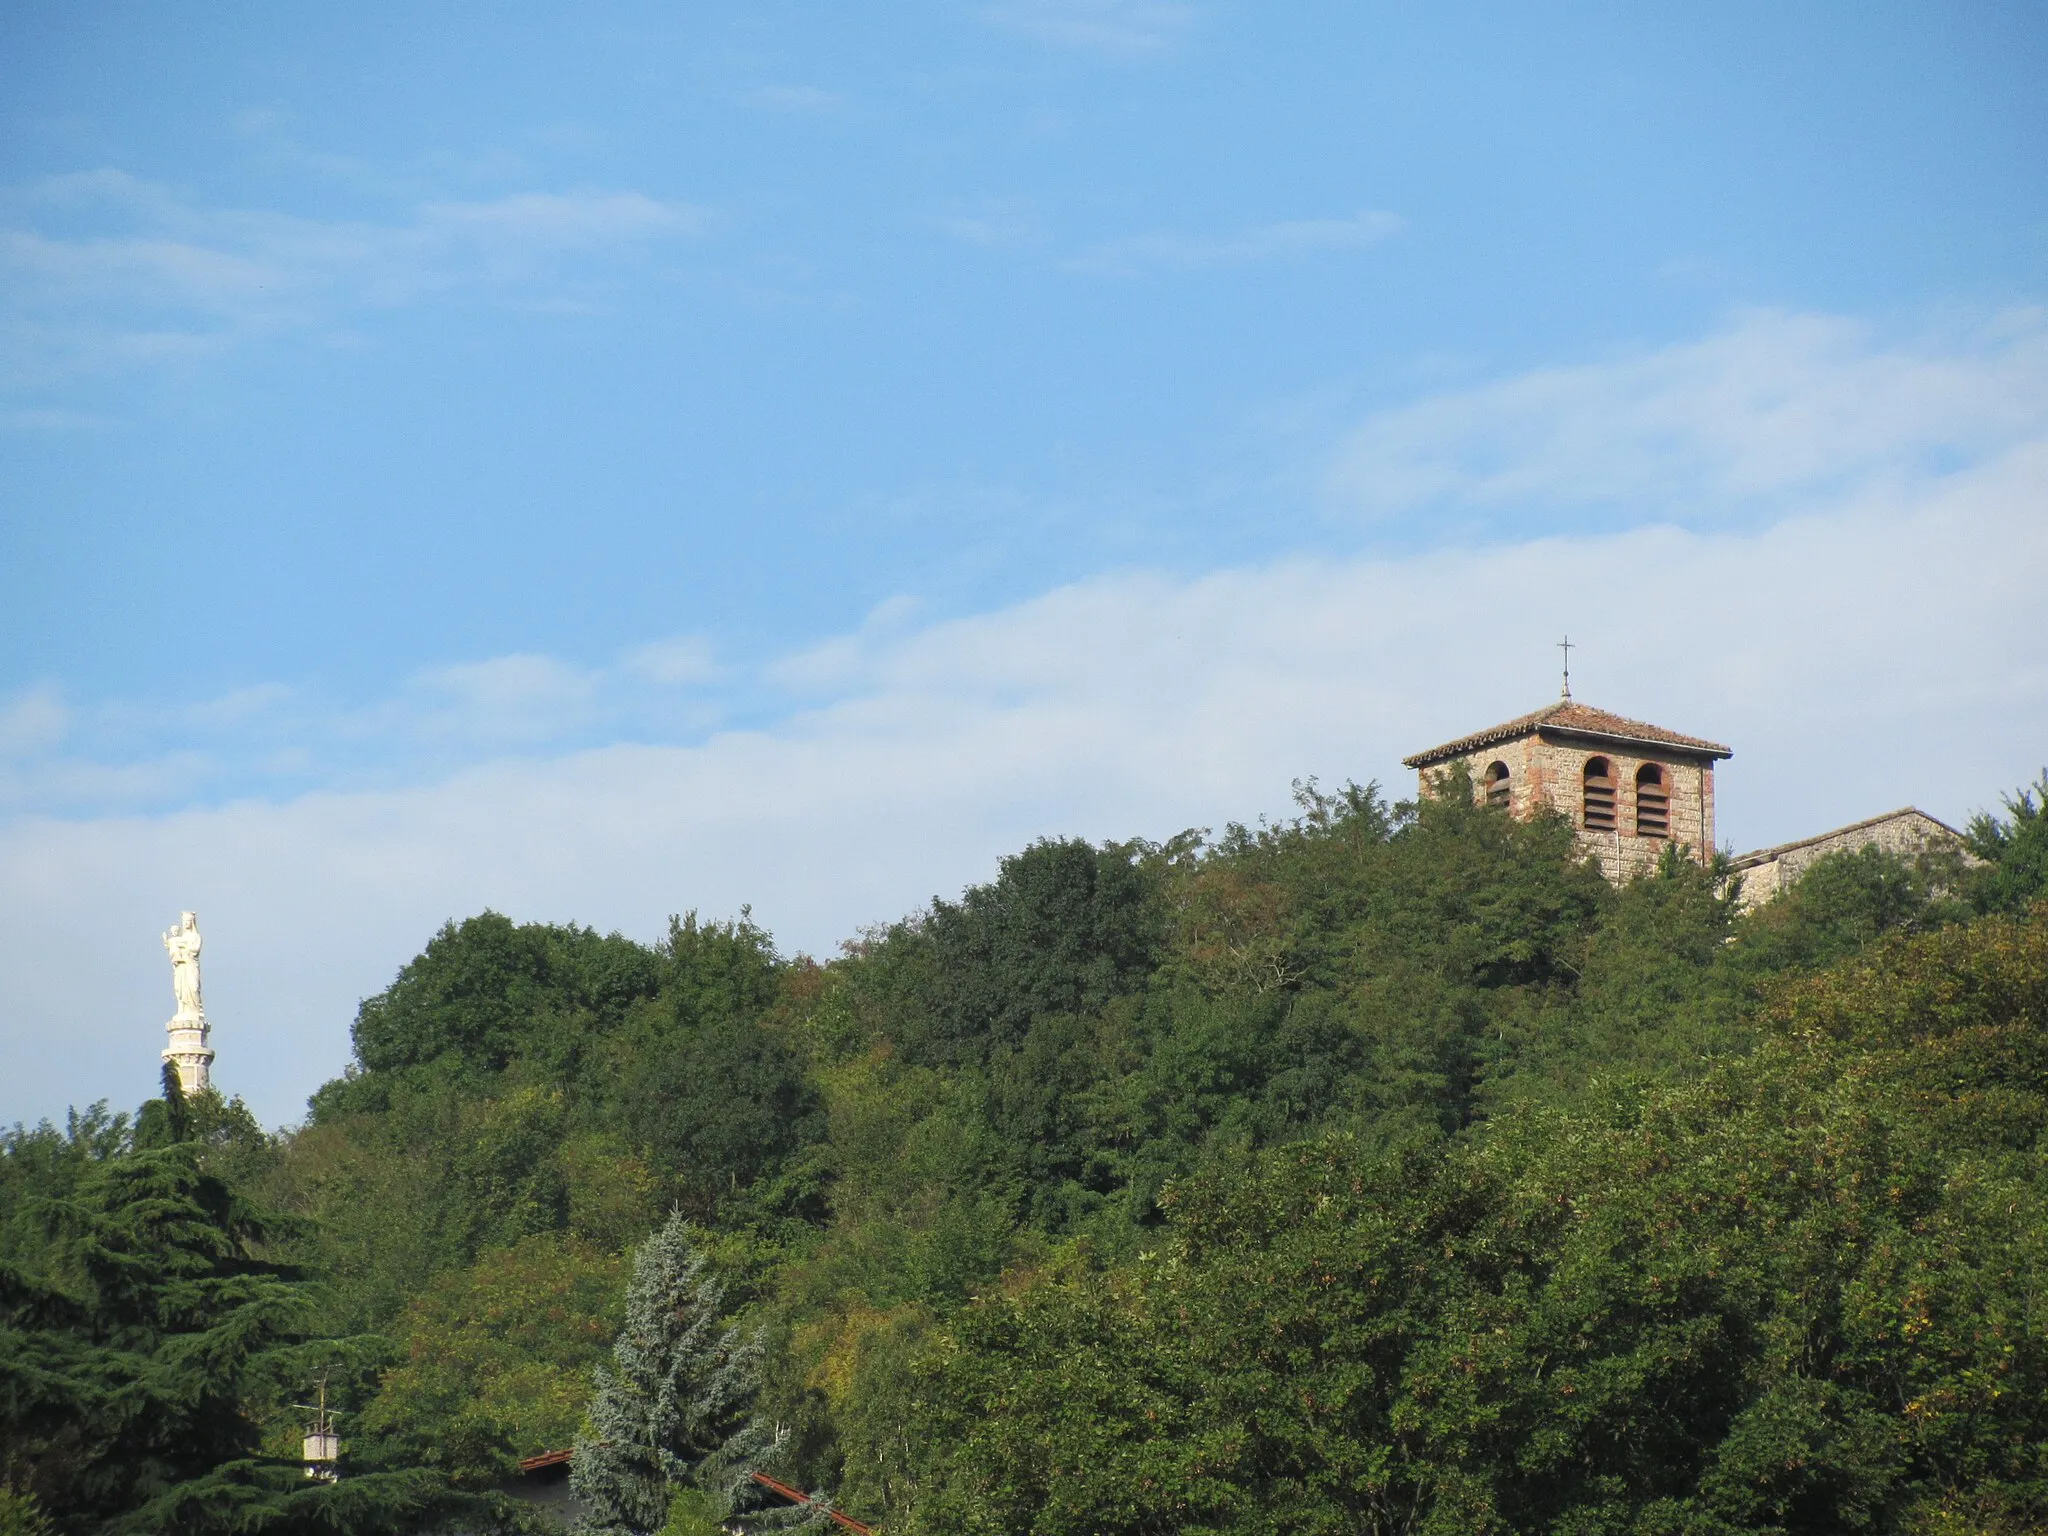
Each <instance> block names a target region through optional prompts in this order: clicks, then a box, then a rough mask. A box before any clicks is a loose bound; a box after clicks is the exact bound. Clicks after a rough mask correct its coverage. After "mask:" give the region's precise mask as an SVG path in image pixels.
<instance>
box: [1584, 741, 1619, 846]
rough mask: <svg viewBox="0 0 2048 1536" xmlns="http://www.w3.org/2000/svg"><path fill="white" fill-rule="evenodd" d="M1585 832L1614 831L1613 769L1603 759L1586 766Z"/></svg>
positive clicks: (1596, 759)
mask: <svg viewBox="0 0 2048 1536" xmlns="http://www.w3.org/2000/svg"><path fill="white" fill-rule="evenodd" d="M1586 830H1587V831H1588V832H1612V831H1613V830H1614V768H1613V765H1612V764H1610V763H1609V762H1608V761H1607V759H1606V758H1604V757H1596V758H1592V759H1590V760H1589V761H1588V762H1587V764H1586Z"/></svg>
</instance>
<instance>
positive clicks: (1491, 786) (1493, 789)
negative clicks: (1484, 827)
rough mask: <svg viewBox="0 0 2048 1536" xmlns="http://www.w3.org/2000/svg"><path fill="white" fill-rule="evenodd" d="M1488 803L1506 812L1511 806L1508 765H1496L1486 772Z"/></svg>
mask: <svg viewBox="0 0 2048 1536" xmlns="http://www.w3.org/2000/svg"><path fill="white" fill-rule="evenodd" d="M1486 803H1487V804H1488V805H1497V806H1499V807H1500V808H1501V809H1502V810H1506V809H1507V808H1508V805H1509V784H1508V765H1507V764H1506V763H1495V764H1494V765H1493V766H1492V767H1491V768H1489V769H1487V770H1486Z"/></svg>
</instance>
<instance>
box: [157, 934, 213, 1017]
mask: <svg viewBox="0 0 2048 1536" xmlns="http://www.w3.org/2000/svg"><path fill="white" fill-rule="evenodd" d="M199 945H200V938H199V914H198V913H197V912H180V913H179V914H178V926H177V927H175V928H173V929H172V930H171V931H170V932H169V933H167V934H165V935H164V948H165V949H166V950H168V951H170V956H171V991H172V992H174V993H175V994H176V995H177V998H178V1017H179V1018H181V1019H192V1018H200V1019H203V1018H205V1017H206V1008H205V1006H204V1005H203V1004H202V1003H201V1002H200V1001H199Z"/></svg>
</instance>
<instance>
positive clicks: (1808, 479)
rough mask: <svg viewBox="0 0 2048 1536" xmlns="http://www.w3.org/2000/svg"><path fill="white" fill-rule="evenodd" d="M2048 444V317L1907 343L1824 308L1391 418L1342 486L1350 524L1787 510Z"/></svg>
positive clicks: (1358, 444)
mask: <svg viewBox="0 0 2048 1536" xmlns="http://www.w3.org/2000/svg"><path fill="white" fill-rule="evenodd" d="M2044 431H2048V315H2044V314H2043V313H2042V312H2040V311H2038V310H2027V311H2019V312H2014V313H2010V314H2006V315H2003V316H2000V317H1999V318H1998V319H1996V320H1995V321H1993V322H1992V323H1990V324H1988V325H1982V326H1978V327H1974V328H1971V329H1958V330H1955V331H1952V332H1951V333H1949V334H1945V335H1944V334H1936V335H1933V336H1929V337H1923V338H1919V339H1916V340H1913V341H1909V342H1900V343H1893V344H1890V345H1878V344H1875V342H1874V338H1873V336H1872V334H1871V328H1870V327H1868V326H1866V325H1862V324H1859V323H1857V322H1854V321H1849V320H1843V319H1839V318H1836V317H1833V316H1824V315H1797V314H1780V313H1769V312H1765V313H1755V314H1750V315H1747V316H1744V317H1742V318H1740V319H1739V320H1738V322H1737V323H1736V324H1734V325H1733V326H1731V327H1730V328H1729V329H1727V330H1726V331H1724V332H1722V333H1721V334H1720V335H1717V336H1712V337H1709V338H1708V339H1706V340H1704V341H1701V342H1697V343H1693V344H1691V345H1686V346H1677V347H1668V348H1665V349H1662V350H1660V351H1654V352H1645V353H1641V354H1639V355H1636V356H1632V357H1623V358H1619V359H1614V360H1610V361H1606V362H1597V363H1587V364H1581V365H1578V366H1574V367H1563V368H1547V369H1542V370H1539V371H1537V372H1534V373H1529V374H1524V375H1522V376H1520V377H1517V378H1512V379H1508V380H1505V381H1502V382H1500V383H1497V384H1493V385H1489V386H1485V387H1482V388H1478V389H1468V390H1460V391H1455V392H1452V393H1448V394H1445V395H1442V396H1439V397H1438V398H1436V399H1432V400H1425V401H1422V402H1421V403H1419V404H1416V405H1413V406H1410V407H1407V408H1406V409H1402V410H1397V411H1392V412H1389V413H1387V414H1385V415H1381V416H1378V417H1375V418H1374V419H1373V420H1371V421H1369V422H1367V423H1366V424H1365V425H1364V426H1362V427H1361V428H1360V429H1359V430H1358V432H1357V433H1356V434H1355V435H1354V436H1353V437H1352V438H1351V440H1350V442H1349V443H1348V444H1347V445H1346V446H1345V448H1344V450H1343V451H1342V453H1341V454H1340V455H1339V456H1338V458H1337V461H1336V463H1335V465H1334V466H1333V468H1332V470H1331V473H1330V476H1329V489H1330V493H1331V496H1332V498H1333V500H1334V501H1335V502H1336V504H1337V505H1338V506H1339V507H1341V508H1342V509H1344V510H1345V511H1347V512H1349V513H1352V514H1354V515H1357V516H1362V517H1366V518H1371V519H1386V518H1391V517H1397V516H1402V515H1406V514H1409V513H1413V512H1416V511H1419V510H1425V509H1436V510H1442V511H1448V512H1451V513H1455V514H1459V515H1469V514H1473V513H1480V514H1484V513H1488V512H1492V511H1496V510H1499V509H1523V510H1528V509H1546V510H1547V509H1553V508H1558V507H1587V506H1615V505H1624V506H1628V507H1630V508H1632V509H1633V515H1632V519H1631V520H1634V521H1640V520H1642V519H1643V518H1644V517H1646V516H1658V515H1691V514H1698V513H1714V514H1718V515H1721V516H1724V517H1726V516H1731V515H1743V514H1748V515H1750V516H1755V515H1756V514H1757V513H1758V512H1765V513H1775V512H1778V511H1780V510H1783V509H1784V508H1785V507H1786V506H1787V505H1788V502H1787V498H1788V497H1799V496H1811V495H1814V494H1819V493H1822V492H1825V491H1827V490H1829V489H1831V488H1839V487H1841V486H1844V485H1847V484H1850V483H1855V482H1859V481H1865V480H1868V479H1870V478H1872V477H1877V476H1884V475H1907V476H1915V475H1921V474H1925V473H1928V472H1930V471H1932V472H1937V473H1938V472H1939V471H1940V470H1941V469H1942V468H1943V467H1944V466H1945V465H1947V464H1949V463H1951V462H1972V461H1974V460H1977V459H1979V458H1981V457H1982V456H1983V455H1984V454H1986V453H1990V452H1994V451H1996V450H1998V449H2000V448H2001V447H2003V446H2006V445H2009V444H2012V443H2015V442H2019V441H2022V440H2025V439H2027V438H2030V437H2034V436H2038V435H2040V434H2041V433H2043V432H2044Z"/></svg>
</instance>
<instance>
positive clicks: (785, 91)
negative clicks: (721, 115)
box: [750, 83, 852, 117]
mask: <svg viewBox="0 0 2048 1536" xmlns="http://www.w3.org/2000/svg"><path fill="white" fill-rule="evenodd" d="M750 99H751V100H752V101H754V102H755V104H757V105H759V106H763V107H767V108H770V109H771V110H773V111H776V112H790V113H795V114H798V115H800V116H827V117H832V116H838V115H839V114H841V113H844V112H846V111H847V110H848V109H849V108H850V107H851V106H852V103H851V102H850V101H849V100H848V99H847V97H846V96H845V95H844V94H843V93H842V92H839V91H828V90H826V89H825V88H824V87H823V86H818V85H793V84H787V83H785V84H781V85H763V86H760V87H757V88H756V89H755V90H754V91H753V92H752V93H750Z"/></svg>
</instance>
